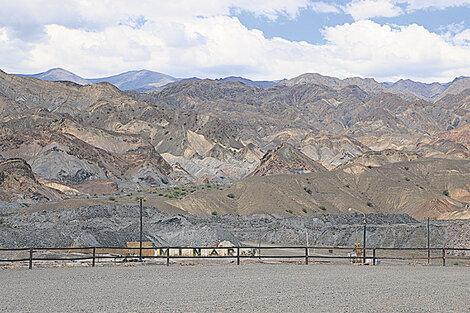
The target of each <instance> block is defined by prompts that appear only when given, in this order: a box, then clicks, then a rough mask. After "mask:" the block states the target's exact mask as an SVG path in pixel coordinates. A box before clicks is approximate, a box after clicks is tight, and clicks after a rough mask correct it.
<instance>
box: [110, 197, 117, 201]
mask: <svg viewBox="0 0 470 313" xmlns="http://www.w3.org/2000/svg"><path fill="white" fill-rule="evenodd" d="M108 200H109V201H116V198H115V197H108Z"/></svg>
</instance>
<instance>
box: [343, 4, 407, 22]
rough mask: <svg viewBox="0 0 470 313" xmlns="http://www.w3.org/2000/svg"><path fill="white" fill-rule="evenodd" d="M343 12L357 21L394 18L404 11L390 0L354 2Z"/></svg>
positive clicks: (345, 7)
mask: <svg viewBox="0 0 470 313" xmlns="http://www.w3.org/2000/svg"><path fill="white" fill-rule="evenodd" d="M343 11H344V12H345V13H347V14H349V15H351V16H352V17H353V18H354V19H355V20H356V21H357V20H363V19H368V18H373V17H394V16H398V15H401V14H403V10H402V9H401V8H400V7H398V6H395V5H394V4H393V3H392V2H390V1H388V0H354V1H352V2H350V3H348V4H347V5H346V6H344V7H343Z"/></svg>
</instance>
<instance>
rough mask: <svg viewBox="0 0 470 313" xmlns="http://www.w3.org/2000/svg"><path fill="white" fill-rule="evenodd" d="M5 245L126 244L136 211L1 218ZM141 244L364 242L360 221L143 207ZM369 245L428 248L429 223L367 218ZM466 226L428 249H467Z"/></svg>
mask: <svg viewBox="0 0 470 313" xmlns="http://www.w3.org/2000/svg"><path fill="white" fill-rule="evenodd" d="M0 218H2V219H3V225H4V226H2V227H0V245H1V246H2V247H24V246H33V247H54V246H55V247H67V246H71V245H73V244H75V245H78V246H80V245H82V246H100V245H101V246H102V245H106V246H125V244H126V242H128V241H138V240H139V210H138V208H137V207H136V206H100V205H97V206H87V207H80V208H76V209H68V210H66V209H56V210H50V211H41V212H34V213H6V211H3V213H2V212H1V211H0ZM143 219H144V240H145V241H151V242H153V243H154V245H157V246H162V245H165V246H166V245H214V244H217V243H219V242H220V241H223V240H229V241H231V242H233V243H235V244H239V243H242V242H246V241H255V242H256V241H258V240H259V238H260V237H261V241H262V242H263V243H269V244H302V245H303V244H305V243H306V238H307V237H308V240H309V244H310V245H334V246H352V245H353V244H354V242H355V241H356V238H359V239H360V238H362V229H363V226H362V220H363V217H362V215H359V214H342V215H333V214H324V215H316V216H290V217H287V216H283V215H274V214H258V215H219V216H210V215H181V214H172V213H162V212H159V211H158V210H156V209H155V208H153V207H145V208H144V216H143ZM367 221H368V224H367V240H368V246H370V247H425V246H426V225H425V223H423V222H419V221H416V220H414V219H413V218H411V217H409V216H408V215H405V214H368V215H367ZM469 230H470V222H469V221H439V222H434V223H433V224H432V227H431V244H432V246H433V247H443V246H446V245H447V246H458V247H464V246H468V243H469V240H470V239H469V237H470V233H469Z"/></svg>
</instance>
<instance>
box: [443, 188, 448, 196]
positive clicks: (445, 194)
mask: <svg viewBox="0 0 470 313" xmlns="http://www.w3.org/2000/svg"><path fill="white" fill-rule="evenodd" d="M442 194H443V195H444V196H447V197H448V196H449V190H447V189H446V190H444V191H443V192H442Z"/></svg>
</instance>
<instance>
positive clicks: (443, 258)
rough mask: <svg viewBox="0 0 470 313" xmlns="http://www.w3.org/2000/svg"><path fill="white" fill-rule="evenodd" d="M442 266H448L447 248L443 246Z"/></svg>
mask: <svg viewBox="0 0 470 313" xmlns="http://www.w3.org/2000/svg"><path fill="white" fill-rule="evenodd" d="M442 266H446V249H445V248H442Z"/></svg>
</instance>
